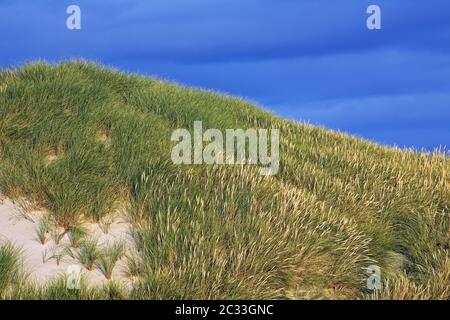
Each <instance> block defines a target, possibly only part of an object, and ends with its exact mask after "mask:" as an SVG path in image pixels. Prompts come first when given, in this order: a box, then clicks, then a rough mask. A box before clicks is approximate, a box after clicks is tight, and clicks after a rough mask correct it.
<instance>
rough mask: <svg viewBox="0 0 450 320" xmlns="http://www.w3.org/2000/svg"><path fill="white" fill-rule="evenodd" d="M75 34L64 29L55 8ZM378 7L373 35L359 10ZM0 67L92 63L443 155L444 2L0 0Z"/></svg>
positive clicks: (447, 15)
mask: <svg viewBox="0 0 450 320" xmlns="http://www.w3.org/2000/svg"><path fill="white" fill-rule="evenodd" d="M70 4H76V5H79V6H80V7H81V11H82V29H81V30H74V31H69V30H68V29H67V28H66V19H67V17H68V15H67V14H66V8H67V6H68V5H70ZM369 4H377V5H379V6H380V7H381V9H382V30H379V31H370V30H368V29H367V28H366V19H367V17H368V15H367V14H366V9H367V7H368V5H369ZM0 18H1V19H0V66H2V67H10V66H18V65H20V64H22V63H24V62H27V61H32V60H36V59H46V60H50V61H59V60H61V59H68V58H79V57H83V58H87V59H94V60H96V61H99V62H102V63H104V64H108V65H112V66H115V67H117V68H120V69H123V70H126V71H132V72H139V73H143V74H148V75H154V76H157V77H159V78H163V79H168V80H174V81H177V82H180V83H183V84H186V85H193V86H198V87H203V88H209V89H214V90H217V91H222V92H227V93H230V94H233V95H240V96H243V97H246V98H249V99H250V100H253V101H255V102H258V103H259V104H261V105H263V106H264V107H265V108H267V109H269V110H272V111H273V112H275V113H277V114H279V115H282V116H285V117H288V118H292V119H297V120H302V121H307V122H311V123H318V124H322V125H324V126H327V127H330V128H335V129H339V130H342V131H345V132H349V133H352V134H357V135H359V136H363V137H365V138H368V139H371V140H374V141H378V142H380V143H384V144H389V145H394V144H395V145H399V146H408V147H410V146H413V147H416V148H427V149H432V148H434V147H438V146H444V145H445V146H447V149H448V147H450V1H448V0H371V1H365V0H340V1H338V0H302V1H301V0H298V1H294V0H239V1H238V0H151V1H144V0H141V1H137V0H109V1H106V0H105V1H92V0H71V1H62V0H58V1H57V0H52V1H50V0H39V1H31V0H28V1H24V0H0Z"/></svg>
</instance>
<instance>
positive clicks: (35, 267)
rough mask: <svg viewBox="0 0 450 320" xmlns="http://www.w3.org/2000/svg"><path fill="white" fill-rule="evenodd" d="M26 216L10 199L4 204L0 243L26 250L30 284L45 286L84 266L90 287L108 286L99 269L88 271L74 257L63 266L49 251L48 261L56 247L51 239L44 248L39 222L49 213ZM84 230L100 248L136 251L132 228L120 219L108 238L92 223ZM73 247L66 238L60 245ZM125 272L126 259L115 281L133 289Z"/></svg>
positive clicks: (118, 267) (0, 206) (65, 258)
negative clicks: (118, 243) (120, 245)
mask: <svg viewBox="0 0 450 320" xmlns="http://www.w3.org/2000/svg"><path fill="white" fill-rule="evenodd" d="M23 212H24V211H23V209H22V207H21V206H19V205H18V204H17V203H14V202H13V201H11V200H9V199H5V200H3V201H2V203H0V243H2V242H4V241H9V242H11V243H12V244H14V245H15V246H17V247H18V248H20V249H21V250H22V253H23V258H24V270H25V272H27V273H28V274H29V277H30V278H29V279H30V280H32V281H35V282H37V283H39V284H45V283H47V282H48V281H49V280H51V279H52V278H54V277H56V276H58V275H61V274H67V271H68V268H69V266H80V267H81V270H82V276H83V277H84V278H85V279H86V280H87V283H88V284H89V285H92V286H95V285H101V284H105V283H107V281H108V280H107V279H106V278H105V276H104V275H103V273H102V272H101V271H100V270H99V269H98V268H95V269H94V270H92V271H88V270H87V269H86V268H84V267H83V266H82V265H81V264H80V263H79V261H78V260H76V259H74V258H72V257H70V255H64V256H63V258H62V260H61V261H60V262H59V264H58V263H57V261H56V259H49V260H46V259H44V258H43V257H44V255H45V253H46V251H47V257H48V256H51V254H49V253H51V252H53V250H52V248H54V247H55V246H56V244H55V242H54V240H53V239H51V237H49V239H48V240H47V242H46V243H45V244H44V245H43V244H41V243H40V242H39V240H38V238H37V232H36V230H37V227H38V221H39V219H40V217H42V215H45V214H47V213H46V212H45V211H27V212H26V217H25V216H24V215H23V214H22V213H23ZM83 226H84V227H85V228H87V230H89V236H92V237H94V238H97V239H98V240H99V245H100V246H101V245H105V244H108V243H114V242H115V241H118V240H123V241H124V242H125V243H126V245H127V249H126V252H127V253H130V252H132V251H133V250H135V247H134V241H133V239H132V236H131V225H130V224H129V223H128V222H126V221H125V219H123V218H121V217H120V216H119V217H118V218H116V219H115V220H114V221H113V223H112V224H111V226H110V228H109V231H108V233H107V234H105V233H104V232H103V231H102V229H101V228H100V226H99V225H98V224H94V223H89V224H84V225H83ZM69 243H70V240H69V237H68V235H64V237H63V238H62V240H61V241H60V245H65V244H67V245H68V244H69ZM125 268H126V266H125V261H124V259H122V260H121V261H119V263H118V264H117V265H116V267H115V268H114V272H113V276H112V279H113V280H115V281H118V282H120V283H122V284H124V285H125V286H129V285H130V283H131V279H129V278H128V277H127V276H126V274H125Z"/></svg>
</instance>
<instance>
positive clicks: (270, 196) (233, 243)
mask: <svg viewBox="0 0 450 320" xmlns="http://www.w3.org/2000/svg"><path fill="white" fill-rule="evenodd" d="M195 120H202V121H203V126H204V127H205V128H218V129H222V130H224V129H227V128H243V129H245V128H279V129H280V158H281V160H280V170H279V172H278V174H277V175H275V176H272V177H264V176H261V175H260V174H259V170H258V168H257V167H255V166H204V165H197V166H187V165H184V166H176V165H173V164H172V162H171V160H170V152H171V149H172V147H173V146H174V143H173V142H171V141H170V136H171V133H172V131H173V130H174V129H176V128H192V126H193V123H194V121H195ZM0 148H1V149H0V155H1V160H0V188H1V193H2V194H3V195H5V196H7V197H10V198H12V199H27V201H30V202H31V203H32V204H33V205H34V206H36V207H41V208H45V209H47V210H48V211H49V212H50V214H51V215H52V217H53V218H54V221H55V223H56V224H57V225H58V226H60V227H63V228H64V229H65V230H67V231H70V230H72V229H73V228H74V226H77V225H79V224H81V223H82V222H83V221H86V220H90V221H100V220H101V219H103V218H104V217H105V216H108V215H109V214H111V212H113V211H114V210H115V209H116V208H117V207H118V206H123V205H126V206H127V208H128V214H129V217H130V221H132V223H133V227H134V235H135V239H136V245H137V247H138V248H139V249H140V251H139V253H140V254H139V257H138V259H136V260H135V261H133V263H134V264H136V268H135V270H136V279H137V280H136V281H135V286H134V289H133V291H132V292H131V293H124V292H122V291H121V290H122V289H121V288H120V286H118V285H117V286H116V284H114V283H113V282H111V285H110V286H109V287H108V288H103V289H86V288H84V289H83V290H81V291H78V292H76V293H73V292H66V291H65V290H64V285H63V283H62V282H61V281H60V280H58V279H57V280H55V282H53V283H51V284H49V285H48V286H46V287H36V286H32V285H31V284H26V282H20V283H17V282H14V281H12V280H11V277H4V278H5V280H3V278H1V281H0V283H2V285H3V286H9V289H8V290H7V291H5V290H3V291H2V290H0V294H2V292H7V294H6V293H3V297H4V298H10V297H14V298H30V297H32V298H57V297H64V298H111V297H119V298H151V299H172V298H175V299H178V298H193V299H197V298H227V299H235V298H263V299H265V298H293V299H308V298H331V299H340V298H393V299H402V298H417V299H428V298H437V299H448V298H450V288H449V287H450V286H449V282H450V258H449V246H450V236H449V231H450V230H449V228H450V218H449V212H450V160H449V158H448V156H445V155H443V154H439V153H436V154H433V155H430V154H426V153H422V154H419V153H415V152H411V151H401V150H395V149H388V148H385V147H381V146H379V145H376V144H373V143H370V142H366V141H362V140H359V139H356V138H353V137H349V136H347V135H344V134H339V133H335V132H332V131H327V130H324V129H321V128H317V127H313V126H309V125H303V124H299V123H295V122H292V121H287V120H283V119H279V118H277V117H275V116H273V115H271V114H269V113H267V112H265V111H263V110H261V109H259V108H257V107H255V106H253V105H251V104H249V103H247V102H245V101H242V100H239V99H235V98H230V97H225V96H221V95H217V94H214V93H211V92H205V91H198V90H193V89H188V88H183V87H180V86H178V85H175V84H169V83H165V82H161V81H156V80H153V79H148V78H144V77H140V76H132V75H126V74H123V73H119V72H115V71H112V70H108V69H105V68H101V67H98V66H96V65H93V64H87V63H81V62H70V63H64V64H58V65H48V64H44V63H38V64H30V65H26V66H23V67H22V68H20V69H17V70H5V71H3V72H1V74H0ZM7 246H9V245H7ZM3 251H5V253H3ZM12 251H13V250H12V249H11V248H10V247H7V248H5V249H3V248H2V249H0V257H2V256H3V255H7V253H8V254H9V255H11V254H12ZM3 260H5V259H4V258H0V274H1V273H3V272H2V271H3V269H4V268H7V267H5V266H4V265H3V264H4V262H3ZM9 260H11V259H9ZM9 265H11V263H9ZM369 265H378V266H379V267H380V268H381V270H382V278H383V290H381V291H379V292H376V293H375V294H374V293H372V292H371V291H368V290H367V289H366V279H367V277H368V276H369V275H368V274H367V272H366V268H367V267H368V266H369ZM11 272H13V271H11V270H10V271H9V274H11ZM6 281H9V284H3V283H4V282H6Z"/></svg>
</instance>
